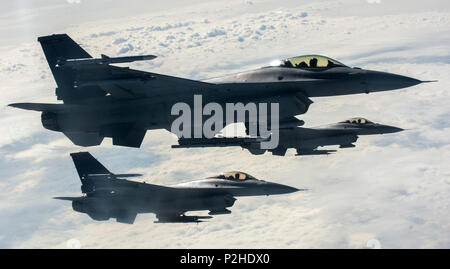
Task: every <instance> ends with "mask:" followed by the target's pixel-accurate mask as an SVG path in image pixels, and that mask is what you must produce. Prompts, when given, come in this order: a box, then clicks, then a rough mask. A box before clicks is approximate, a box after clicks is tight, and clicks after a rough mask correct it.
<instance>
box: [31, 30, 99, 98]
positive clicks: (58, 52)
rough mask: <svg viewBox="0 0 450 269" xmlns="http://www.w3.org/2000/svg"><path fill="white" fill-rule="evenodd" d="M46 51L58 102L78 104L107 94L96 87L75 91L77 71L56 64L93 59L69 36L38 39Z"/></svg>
mask: <svg viewBox="0 0 450 269" xmlns="http://www.w3.org/2000/svg"><path fill="white" fill-rule="evenodd" d="M38 41H39V42H40V43H41V46H42V50H43V51H44V54H45V58H46V59H47V62H48V65H49V66H50V69H51V71H52V74H53V77H54V78H55V81H56V84H57V85H58V88H56V95H57V96H58V100H64V102H65V103H77V102H80V101H83V100H84V99H86V98H91V97H99V96H104V95H105V93H104V92H103V91H102V90H101V89H99V88H98V87H96V86H89V87H83V89H78V90H77V91H75V90H74V81H75V80H76V77H77V73H76V72H77V71H76V70H74V69H72V68H60V67H57V66H56V64H57V63H58V60H68V59H85V58H92V56H91V55H89V53H87V52H86V51H85V50H84V49H83V48H82V47H80V45H78V44H77V43H76V42H75V41H73V40H72V38H70V37H69V36H68V35H67V34H58V35H49V36H41V37H39V38H38Z"/></svg>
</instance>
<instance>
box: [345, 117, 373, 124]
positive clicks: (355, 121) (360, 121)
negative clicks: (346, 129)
mask: <svg viewBox="0 0 450 269" xmlns="http://www.w3.org/2000/svg"><path fill="white" fill-rule="evenodd" d="M341 123H352V124H367V123H373V122H371V121H370V120H367V119H365V118H351V119H348V120H345V121H342V122H341Z"/></svg>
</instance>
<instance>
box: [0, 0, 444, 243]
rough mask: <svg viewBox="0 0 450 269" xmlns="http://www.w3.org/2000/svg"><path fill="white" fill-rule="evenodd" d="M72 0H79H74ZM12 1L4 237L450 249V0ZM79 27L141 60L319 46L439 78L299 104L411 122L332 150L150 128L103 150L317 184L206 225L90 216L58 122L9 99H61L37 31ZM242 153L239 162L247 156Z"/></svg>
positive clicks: (183, 168)
mask: <svg viewBox="0 0 450 269" xmlns="http://www.w3.org/2000/svg"><path fill="white" fill-rule="evenodd" d="M69 2H70V3H69ZM69 2H68V1H63V0H61V1H56V0H55V1H13V2H11V3H7V4H5V5H6V6H5V8H4V9H2V11H1V12H0V36H1V37H2V38H1V39H0V40H2V41H1V42H0V53H1V59H2V61H1V62H0V81H2V85H1V91H0V101H1V105H2V106H1V109H0V113H1V115H2V116H1V117H0V121H1V122H0V132H1V133H2V136H0V178H2V180H1V181H0V187H1V189H2V192H0V201H1V202H0V219H1V220H0V247H2V248H28V247H32V248H65V247H66V243H67V241H68V240H70V239H73V238H75V239H77V240H79V241H80V244H81V246H82V247H84V248H116V247H117V248H134V247H142V248H176V247H182V248H210V247H225V248H271V247H273V248H364V247H366V244H367V242H368V241H369V240H371V239H377V240H379V241H380V244H381V246H382V247H386V248H427V247H431V248H448V247H450V226H449V223H450V219H449V217H448V212H449V206H450V198H449V197H448V193H449V191H450V171H449V165H448V164H449V157H450V155H449V149H450V146H449V144H450V138H449V137H450V121H449V112H450V105H449V104H450V103H449V101H450V99H449V93H448V89H449V86H450V84H449V80H448V74H449V73H450V60H449V59H450V55H449V51H450V50H449V48H450V28H449V26H450V5H449V4H448V1H426V2H423V1H383V0H381V1H364V0H361V1H358V0H351V1H331V0H330V1H314V2H309V1H281V2H280V1H271V0H267V1H257V0H255V1H253V0H252V1H241V0H239V1H217V2H215V3H210V1H195V2H192V1H190V2H189V4H187V2H183V1H176V2H172V3H170V4H168V3H165V2H168V1H165V2H159V3H152V4H148V1H130V4H127V5H126V6H125V5H123V4H121V2H122V1H120V2H114V3H113V2H112V1H106V0H99V1H88V0H81V1H69ZM63 32H65V33H68V34H69V35H70V36H71V37H72V38H73V39H74V40H75V41H77V42H79V43H80V44H82V46H83V47H84V48H85V49H86V50H87V51H88V52H90V53H91V54H93V55H95V56H99V55H100V54H101V53H104V54H106V55H110V56H115V55H121V56H123V55H132V54H156V55H158V58H157V59H155V60H154V61H149V62H144V63H133V64H132V67H133V68H138V69H141V70H148V71H152V72H159V73H163V74H170V75H175V76H181V77H188V78H193V79H200V78H208V77H215V76H219V75H224V74H227V73H233V72H238V71H243V70H246V69H252V68H257V67H259V66H265V65H268V64H269V63H270V62H271V61H272V60H274V59H279V58H284V57H290V56H296V55H302V54H324V55H327V56H330V57H332V58H336V59H337V60H339V61H341V62H343V63H345V64H347V65H350V66H359V67H362V68H368V69H375V70H382V71H388V72H393V73H398V74H402V75H407V76H411V77H415V78H418V79H422V80H432V79H437V80H439V82H437V83H433V84H421V85H418V86H415V87H412V88H407V89H402V90H399V91H394V92H385V93H374V94H369V95H353V96H341V97H333V98H315V99H314V100H313V101H314V103H313V104H312V105H311V107H310V109H309V111H308V113H307V114H305V115H301V116H299V118H300V119H302V120H304V121H305V122H306V124H305V125H306V126H314V125H320V124H326V123H332V122H337V121H341V120H343V119H346V118H349V117H354V116H363V117H366V118H368V119H370V120H373V121H376V122H381V123H384V124H389V125H395V126H399V127H402V128H405V129H408V130H407V131H405V132H402V133H399V134H392V135H383V136H370V137H362V138H360V139H359V140H358V142H357V147H356V148H353V149H343V150H341V151H340V152H338V153H337V154H334V155H331V156H310V157H304V158H298V157H295V156H293V155H294V152H292V151H290V152H288V156H286V157H284V158H281V157H275V156H272V155H270V154H265V155H263V156H252V155H250V154H249V153H248V152H246V151H242V150H240V149H238V148H226V149H194V150H184V149H178V150H176V149H171V148H170V145H171V144H173V143H175V142H176V138H175V136H173V135H171V134H170V133H168V132H167V131H162V130H160V131H151V132H148V133H147V135H146V138H145V140H144V143H143V146H142V147H141V149H130V148H121V147H113V146H112V145H111V141H110V140H109V139H105V142H104V143H103V145H101V146H98V147H92V148H89V149H88V150H89V151H90V152H92V153H93V154H94V155H95V156H96V157H97V158H98V159H99V160H100V161H102V162H103V163H104V165H105V166H106V167H108V168H109V169H110V170H111V171H114V172H122V173H126V172H138V173H144V174H145V177H144V178H143V179H142V180H144V179H145V181H147V182H152V183H156V184H174V183H179V182H183V181H188V180H192V179H198V178H199V177H203V176H208V175H214V174H217V173H220V172H224V171H228V170H243V171H246V172H248V173H250V174H252V175H254V176H256V177H258V178H261V179H264V180H270V181H275V182H279V183H282V184H287V185H292V186H295V187H299V188H308V189H310V191H308V192H302V193H294V194H290V195H286V196H274V197H252V198H241V199H239V200H238V201H237V202H236V204H235V206H234V207H233V208H232V211H233V214H231V215H225V216H217V217H216V218H214V219H212V220H211V221H210V222H208V223H203V224H201V225H196V224H192V225H190V224H168V225H161V224H154V223H153V221H154V220H155V218H154V215H152V214H147V215H139V216H138V218H137V219H136V223H135V224H134V225H124V224H119V223H116V222H114V221H113V220H111V221H108V222H94V221H92V220H91V219H90V218H89V217H88V216H86V215H83V214H79V213H77V212H73V211H72V209H71V206H70V203H65V202H64V201H57V200H53V199H51V197H54V196H63V195H78V194H79V181H78V177H77V175H76V171H75V169H74V167H73V164H72V162H71V159H70V157H69V153H70V152H74V151H80V150H86V149H84V148H81V147H77V146H74V145H73V144H71V143H70V141H68V140H67V139H66V138H65V137H64V136H63V135H62V134H60V133H55V132H51V131H48V130H45V129H43V127H42V126H41V124H40V115H39V114H38V113H33V112H29V111H21V110H16V109H13V108H10V107H6V105H7V104H9V103H13V102H27V101H31V102H49V103H55V102H56V100H55V96H54V88H55V86H56V85H55V83H54V81H53V78H52V76H51V74H50V71H49V69H48V66H47V63H46V62H45V60H44V58H43V54H42V52H41V48H40V47H39V44H38V43H37V42H36V38H37V36H39V35H47V34H52V33H63ZM237 160H238V161H237Z"/></svg>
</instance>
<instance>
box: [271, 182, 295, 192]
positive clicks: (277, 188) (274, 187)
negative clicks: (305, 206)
mask: <svg viewBox="0 0 450 269" xmlns="http://www.w3.org/2000/svg"><path fill="white" fill-rule="evenodd" d="M266 190H267V191H268V194H284V193H292V192H297V191H299V189H297V188H294V187H291V186H287V185H283V184H276V183H272V184H271V186H270V187H268V188H266Z"/></svg>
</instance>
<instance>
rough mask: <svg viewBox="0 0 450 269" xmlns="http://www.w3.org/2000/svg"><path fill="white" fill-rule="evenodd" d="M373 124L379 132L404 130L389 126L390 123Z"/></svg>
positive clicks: (386, 132) (388, 132) (387, 132)
mask: <svg viewBox="0 0 450 269" xmlns="http://www.w3.org/2000/svg"><path fill="white" fill-rule="evenodd" d="M375 126H376V130H378V132H379V133H381V134H390V133H398V132H401V131H404V129H402V128H399V127H395V126H390V125H383V124H377V125H375Z"/></svg>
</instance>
